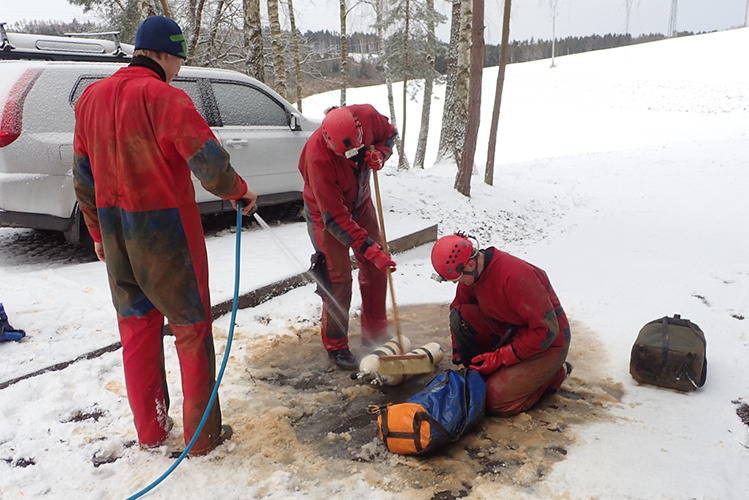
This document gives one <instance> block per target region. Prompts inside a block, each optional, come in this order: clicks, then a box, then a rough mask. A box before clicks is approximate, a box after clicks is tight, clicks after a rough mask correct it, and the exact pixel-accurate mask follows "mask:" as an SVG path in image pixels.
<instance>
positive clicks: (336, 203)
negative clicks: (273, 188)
mask: <svg viewBox="0 0 749 500" xmlns="http://www.w3.org/2000/svg"><path fill="white" fill-rule="evenodd" d="M395 136H396V131H395V127H394V126H393V125H391V124H390V121H389V120H388V118H387V117H386V116H383V115H381V114H380V113H378V112H377V110H375V108H374V107H373V106H371V105H369V104H361V105H357V104H355V105H351V106H345V107H342V108H332V109H330V110H329V111H328V112H327V113H326V114H325V118H324V119H323V122H322V126H321V127H320V128H319V129H317V130H316V131H315V132H314V133H313V134H312V135H311V136H310V138H309V139H308V140H307V143H306V144H305V146H304V149H303V150H302V154H301V156H300V158H299V171H300V172H301V174H302V177H303V178H304V192H303V196H304V215H305V218H306V219H307V229H308V231H309V234H310V239H311V240H312V245H313V247H314V249H315V254H314V255H313V256H312V272H313V274H314V275H315V277H316V278H317V280H318V291H317V292H318V293H319V294H320V295H321V296H322V299H323V311H322V327H321V334H322V342H323V346H324V347H325V349H326V350H327V351H328V353H329V356H330V358H331V360H332V361H333V362H334V363H335V364H336V366H338V367H339V368H341V369H344V370H355V369H356V368H358V366H359V363H358V361H357V360H356V358H355V357H354V355H353V354H352V353H351V351H350V350H349V344H348V320H349V308H350V306H351V284H352V278H351V260H350V257H349V249H351V250H352V251H353V253H354V258H356V263H357V265H358V266H359V289H360V291H361V299H362V306H361V338H362V343H363V344H364V345H366V346H375V345H377V344H380V343H384V342H385V341H386V340H387V315H386V310H385V299H386V293H387V275H386V274H385V272H386V270H387V269H388V268H390V270H391V271H395V262H393V260H392V259H391V258H390V257H389V256H388V255H387V254H386V253H385V252H383V251H382V247H381V245H382V239H381V235H380V230H379V226H378V225H377V214H376V213H375V209H374V205H373V204H372V196H371V191H370V188H369V177H370V173H371V171H372V170H379V169H381V168H382V165H383V164H384V163H385V160H387V159H388V158H389V157H390V155H391V154H392V147H393V141H394V140H395Z"/></svg>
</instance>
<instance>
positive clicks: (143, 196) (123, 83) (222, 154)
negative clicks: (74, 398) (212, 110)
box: [73, 66, 247, 454]
mask: <svg viewBox="0 0 749 500" xmlns="http://www.w3.org/2000/svg"><path fill="white" fill-rule="evenodd" d="M75 114H76V126H75V142H74V152H75V164H74V168H73V174H74V183H75V192H76V196H77V198H78V204H79V207H80V209H81V211H82V213H83V216H84V218H85V221H86V225H87V226H88V229H89V232H90V233H91V236H92V237H93V239H94V241H97V242H102V243H103V247H104V254H105V256H106V266H107V273H108V275H109V284H110V288H111V292H112V301H113V303H114V307H115V309H116V311H117V321H118V325H119V330H120V337H121V340H122V357H123V366H124V371H125V382H126V385H127V395H128V401H129V403H130V407H131V408H132V411H133V417H134V421H135V427H136V430H137V433H138V440H139V442H140V443H141V445H143V446H156V445H158V444H160V443H162V442H163V441H164V440H165V439H166V437H167V435H168V428H167V411H168V409H169V396H168V392H167V389H166V378H165V373H164V358H163V356H164V354H163V344H162V326H163V323H164V316H166V317H167V319H168V320H169V325H170V326H171V329H172V332H174V336H175V344H176V349H177V355H178V357H179V364H180V372H181V377H182V389H183V393H184V403H183V413H184V435H185V443H188V442H189V441H190V440H191V439H192V437H193V435H194V433H195V430H196V429H197V427H198V424H199V423H200V419H201V418H202V415H203V412H204V411H205V409H206V407H207V405H208V401H209V399H210V394H211V391H212V389H213V386H214V384H215V354H214V347H213V337H212V333H211V326H212V322H211V301H210V296H209V289H208V259H207V253H206V248H205V240H204V236H203V227H202V224H201V220H200V214H199V212H198V207H197V204H196V202H195V192H194V188H193V184H192V180H191V178H190V172H192V173H194V174H195V176H196V177H197V178H198V179H199V180H200V182H201V183H202V184H203V186H204V187H205V188H206V189H207V190H208V191H210V192H211V193H213V194H215V195H216V196H219V197H221V198H224V199H232V200H236V199H239V198H241V197H242V196H243V195H244V193H245V192H246V190H247V186H246V184H245V182H244V180H242V178H241V177H239V175H237V173H236V172H235V171H234V169H233V168H232V167H231V165H230V163H229V155H228V153H227V152H226V151H225V150H224V149H223V148H222V147H221V145H220V144H219V143H218V141H217V140H216V138H215V136H214V135H213V133H212V132H211V130H210V128H209V127H208V124H207V123H206V122H205V120H204V119H203V118H202V117H201V116H200V114H198V112H197V111H196V109H195V106H194V105H193V103H192V101H191V100H190V98H189V97H188V96H187V94H185V93H184V92H183V91H182V90H179V89H177V88H175V87H172V86H171V85H168V84H166V83H165V82H164V81H162V79H161V78H160V76H159V75H158V74H157V72H156V71H154V70H153V69H151V68H149V67H143V66H129V67H126V68H122V69H120V70H118V71H117V72H116V73H115V74H114V75H112V76H111V77H109V78H105V79H103V80H101V81H99V82H97V83H94V84H92V85H90V86H89V87H88V88H87V89H86V91H85V92H84V93H83V95H82V96H81V98H80V100H79V101H78V102H77V104H76V107H75ZM220 430H221V411H220V408H219V404H218V400H216V402H215V403H214V406H213V409H212V412H211V414H210V416H209V419H208V420H207V422H206V425H205V427H204V428H203V431H202V432H201V434H200V436H199V438H198V439H197V440H196V442H195V444H194V447H193V449H192V451H191V454H201V453H204V452H207V451H210V449H211V448H212V447H213V444H215V443H216V441H217V439H218V438H219V435H220Z"/></svg>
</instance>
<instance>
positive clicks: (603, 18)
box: [0, 0, 749, 43]
mask: <svg viewBox="0 0 749 500" xmlns="http://www.w3.org/2000/svg"><path fill="white" fill-rule="evenodd" d="M175 1H176V0H171V1H170V3H173V2H175ZM747 2H749V0H680V1H679V10H678V13H677V29H678V30H679V31H694V32H698V31H714V30H723V29H728V28H734V27H739V26H743V25H744V22H745V19H746V9H747ZM0 4H2V8H0V22H6V23H15V22H18V21H22V20H48V19H49V20H62V21H71V20H72V19H73V18H78V19H79V20H82V18H88V16H86V15H84V14H83V10H82V9H81V8H80V7H78V6H73V5H70V4H69V3H68V2H67V0H24V1H23V2H18V1H14V0H0ZM261 4H263V10H265V7H264V5H265V2H261ZM502 4H503V2H502V0H488V1H487V4H486V40H487V43H498V42H499V40H500V36H501V28H502V20H501V12H502ZM551 4H552V0H513V2H512V21H511V34H510V38H511V39H513V40H526V39H529V38H544V39H550V38H551V36H552V27H551V25H552V22H551V21H552V9H551V8H550V5H551ZM556 5H557V8H556V29H555V33H556V37H558V38H563V37H567V36H582V35H592V34H606V33H624V32H629V33H630V34H632V35H640V34H647V33H665V32H666V31H667V29H668V26H669V18H670V10H671V0H556ZM627 5H630V9H629V16H627V8H626V6H627ZM294 6H295V9H296V11H297V13H296V22H297V27H298V28H299V29H301V30H302V31H306V30H312V31H315V30H320V29H329V30H331V31H339V30H338V2H337V1H336V0H296V1H295V2H294ZM436 6H437V8H438V9H439V10H441V11H442V12H443V13H445V14H447V15H449V9H450V3H449V2H447V1H439V2H436ZM282 15H283V14H282ZM371 23H372V9H371V7H370V6H368V5H367V4H361V5H359V6H357V7H355V8H354V9H353V10H352V14H351V17H350V19H349V27H348V31H349V32H352V31H370V28H369V26H370V24H371ZM448 29H449V28H448V26H447V25H445V26H443V27H442V28H441V29H440V30H439V32H438V34H439V36H440V37H441V38H443V39H444V40H447V39H448V38H449V32H448Z"/></svg>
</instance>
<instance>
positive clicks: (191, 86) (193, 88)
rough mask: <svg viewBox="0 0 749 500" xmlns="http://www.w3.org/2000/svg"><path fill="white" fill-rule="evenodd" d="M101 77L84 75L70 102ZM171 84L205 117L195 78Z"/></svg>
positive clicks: (74, 100)
mask: <svg viewBox="0 0 749 500" xmlns="http://www.w3.org/2000/svg"><path fill="white" fill-rule="evenodd" d="M102 78H106V76H84V77H82V78H81V79H80V80H78V83H77V84H76V86H75V88H74V89H73V96H72V98H71V104H72V105H73V106H75V103H76V102H78V99H80V98H81V95H82V94H83V91H84V90H86V87H88V86H89V85H91V84H92V83H94V82H96V81H99V80H101V79H102ZM172 86H174V87H176V88H178V89H181V90H183V91H184V92H185V93H186V94H187V95H188V96H189V97H190V99H192V102H193V104H194V105H195V109H197V110H198V113H200V114H201V116H203V118H205V113H204V112H203V111H204V107H203V101H202V99H201V98H200V91H199V90H198V82H197V81H196V80H174V81H172Z"/></svg>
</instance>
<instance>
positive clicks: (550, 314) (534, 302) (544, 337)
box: [507, 266, 559, 360]
mask: <svg viewBox="0 0 749 500" xmlns="http://www.w3.org/2000/svg"><path fill="white" fill-rule="evenodd" d="M539 273H541V275H539ZM545 283H548V279H547V278H546V274H545V273H544V272H543V271H541V270H540V269H538V268H535V267H532V266H523V267H519V268H516V269H513V270H512V272H510V273H509V275H508V279H507V298H508V300H509V302H510V304H509V305H510V307H511V308H512V309H513V310H514V311H515V312H516V313H517V314H518V315H519V316H520V317H521V318H523V319H524V323H525V325H527V327H526V326H523V327H521V328H520V329H519V330H518V332H517V334H516V335H515V338H514V339H513V341H512V343H511V345H512V349H513V352H514V353H515V355H516V356H517V357H518V358H519V359H520V360H523V359H528V358H530V357H531V356H533V355H535V354H538V353H540V352H543V351H545V350H546V349H548V348H549V347H550V346H551V345H552V343H554V340H555V339H556V338H557V336H558V335H559V322H558V321H557V315H556V312H555V311H554V306H553V304H552V303H551V299H550V297H549V291H548V290H547V288H546V286H545Z"/></svg>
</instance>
